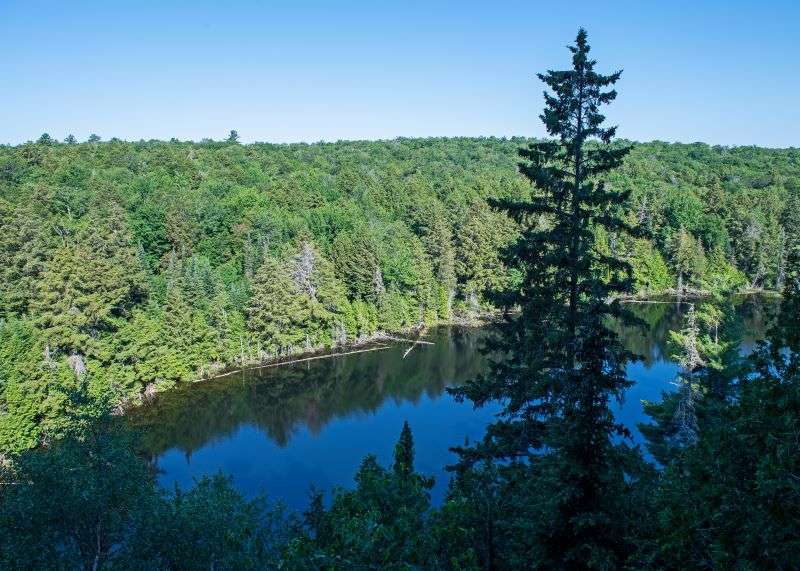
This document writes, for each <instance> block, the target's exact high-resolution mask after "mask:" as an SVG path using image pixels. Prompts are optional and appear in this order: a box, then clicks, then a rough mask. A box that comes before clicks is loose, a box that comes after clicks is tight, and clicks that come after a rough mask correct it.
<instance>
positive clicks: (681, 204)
mask: <svg viewBox="0 0 800 571" xmlns="http://www.w3.org/2000/svg"><path fill="white" fill-rule="evenodd" d="M95 139H96V138H94V137H93V140H92V141H91V142H87V143H82V144H76V143H74V142H73V140H70V142H69V143H67V142H65V143H58V142H56V141H54V140H52V139H50V138H49V137H47V136H43V137H42V138H41V139H40V140H39V141H37V142H36V143H30V144H25V145H20V146H15V147H9V146H5V147H0V224H1V225H2V232H0V320H2V321H1V322H0V323H2V325H0V389H1V391H2V392H1V394H0V450H9V449H10V450H19V449H23V448H26V447H29V446H32V445H35V444H36V443H37V442H40V441H41V440H42V438H44V437H45V436H47V435H53V434H57V432H58V430H59V422H60V420H59V419H60V418H61V417H62V415H63V410H62V409H63V408H64V407H65V406H66V403H67V402H68V393H69V392H70V390H71V389H72V388H77V387H78V386H79V385H88V386H89V387H90V388H91V390H92V391H94V392H97V393H99V392H110V393H111V394H112V395H113V398H115V399H116V400H122V399H130V398H133V399H135V398H138V396H139V395H141V394H142V393H143V392H149V391H155V390H160V389H163V388H167V387H169V386H171V385H172V384H174V383H176V382H181V381H186V380H190V379H193V378H196V377H198V376H202V375H208V374H210V373H211V372H213V371H215V370H218V369H220V368H222V367H224V366H227V365H235V364H238V363H242V362H251V361H254V360H258V359H263V358H268V357H274V356H278V355H288V354H292V353H295V352H298V351H302V350H305V349H310V348H316V347H321V346H331V345H336V344H341V343H345V342H349V341H352V340H354V339H356V338H358V337H360V336H367V335H369V334H371V333H373V332H375V331H376V330H380V329H383V330H391V329H399V328H402V327H405V326H409V325H412V324H415V323H418V322H420V321H425V322H429V323H432V322H435V321H437V320H440V319H443V318H449V317H450V316H451V315H453V313H454V312H459V313H468V312H470V311H475V310H477V309H479V308H480V306H481V305H482V304H484V303H485V301H484V299H485V298H484V294H485V293H486V292H487V291H489V290H492V289H495V290H496V289H498V288H503V287H505V286H507V285H508V284H509V283H513V281H514V275H513V274H509V272H506V271H505V269H504V267H503V265H502V263H501V261H500V257H499V251H500V250H501V249H502V248H503V246H504V245H506V244H508V243H509V242H510V241H512V240H513V239H514V237H515V235H516V228H515V226H514V224H513V223H512V222H511V221H510V220H509V219H508V218H506V217H505V216H504V215H502V214H499V213H497V212H494V211H492V210H491V209H490V208H489V207H488V206H487V202H486V199H487V198H488V197H514V196H525V195H527V194H528V193H529V192H530V189H529V187H528V185H527V183H526V181H525V179H523V178H522V177H521V176H520V175H518V174H517V172H516V165H517V161H518V157H517V152H516V151H517V149H518V148H519V147H521V146H523V145H524V144H525V143H526V140H525V139H522V138H513V139H496V138H480V139H473V138H456V139H397V140H393V141H376V142H339V143H319V144H310V145H309V144H292V145H271V144H254V145H240V144H237V143H236V142H235V141H233V140H232V141H229V142H203V143H184V142H178V141H172V142H158V141H150V142H139V143H127V142H122V141H118V140H112V141H110V142H101V141H99V140H95ZM609 182H610V183H611V184H612V185H614V186H615V187H617V188H628V189H630V190H631V191H632V198H631V204H630V209H629V212H628V214H627V216H628V218H629V220H630V222H632V223H634V224H635V225H637V226H639V227H640V228H641V229H642V230H643V231H644V232H643V234H642V237H639V238H635V239H633V238H622V237H617V236H613V235H605V234H602V233H598V235H597V237H596V244H597V247H598V248H600V249H605V250H607V251H610V252H612V251H613V252H616V253H617V254H623V255H626V256H628V257H629V259H630V262H631V263H632V264H633V267H634V270H635V276H636V280H637V284H638V287H639V288H640V289H641V290H646V291H651V292H655V291H661V290H665V289H669V288H675V287H678V286H679V285H680V287H690V288H694V289H706V290H714V291H724V290H736V289H744V288H767V289H772V288H775V289H777V288H780V287H781V280H782V270H783V265H784V258H785V256H784V252H786V251H787V249H788V246H789V244H788V241H789V240H792V239H794V238H791V237H793V236H797V235H798V229H799V228H800V198H799V196H800V150H798V149H786V150H781V149H759V148H754V147H738V148H726V147H709V146H707V145H703V144H693V145H679V144H665V143H647V144H636V145H635V146H634V149H633V151H632V152H631V154H630V155H629V157H628V158H627V159H626V161H625V164H624V166H623V167H622V168H621V169H619V170H618V171H617V172H615V173H614V174H613V175H611V176H610V177H609Z"/></svg>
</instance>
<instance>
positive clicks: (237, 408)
mask: <svg viewBox="0 0 800 571" xmlns="http://www.w3.org/2000/svg"><path fill="white" fill-rule="evenodd" d="M777 305H778V304H777V303H776V302H775V301H774V300H773V301H770V300H768V299H764V298H758V297H748V298H742V299H740V300H739V301H738V303H737V308H736V315H737V319H736V323H735V326H734V327H732V328H729V329H730V330H729V331H728V335H729V336H731V337H732V338H733V340H735V341H736V342H738V343H739V344H740V347H741V351H742V352H743V353H747V352H749V351H750V350H751V349H752V348H753V346H754V345H755V343H756V342H757V341H758V340H759V339H761V338H762V337H763V335H764V333H765V331H766V329H767V327H768V324H769V322H770V320H771V318H772V317H773V316H774V314H775V312H776V311H777ZM633 308H634V310H635V313H637V315H639V316H640V317H641V318H642V319H644V321H645V322H646V323H647V328H645V329H635V330H634V329H624V330H622V331H621V332H620V333H621V337H622V339H623V342H624V343H625V345H626V346H627V347H628V348H629V349H630V350H632V351H634V352H635V353H636V354H638V355H641V356H642V359H641V360H639V361H636V362H634V363H631V364H630V365H629V367H628V374H629V377H630V378H631V379H632V380H634V381H635V382H636V384H635V385H634V386H633V387H631V388H630V389H629V390H628V391H627V393H626V396H625V401H624V402H623V403H622V404H620V405H615V413H616V414H617V415H618V418H620V419H621V421H622V422H623V423H625V424H626V425H627V426H628V427H629V428H630V429H631V430H632V431H633V438H634V440H635V441H636V442H639V443H642V438H641V435H640V434H639V432H638V430H637V429H636V426H637V424H639V423H642V422H648V417H647V415H645V414H644V412H643V409H642V404H641V401H642V400H651V401H655V400H659V399H660V398H661V394H662V393H663V392H665V391H671V390H673V385H672V384H671V383H672V381H673V380H674V379H675V375H676V373H677V370H678V368H677V366H676V364H675V363H674V362H673V361H671V360H670V359H669V357H668V349H667V342H666V340H667V338H668V332H669V331H670V330H671V329H679V328H680V326H681V324H682V313H683V311H684V310H685V306H680V305H678V304H675V303H654V304H635V305H634V306H633ZM489 333H490V329H489V328H488V327H487V328H464V327H439V328H436V329H433V330H432V331H431V332H430V333H429V334H428V336H427V337H426V340H428V341H431V342H433V343H434V344H433V345H418V346H416V347H415V348H414V350H413V351H411V352H410V353H409V354H408V356H406V357H405V358H403V356H404V354H405V353H406V350H407V349H408V345H407V344H400V343H398V344H396V345H392V346H390V347H389V348H387V349H382V350H377V351H370V352H362V353H357V354H352V355H341V356H336V357H333V358H326V359H319V360H312V361H306V362H303V363H297V364H293V365H285V366H280V367H270V368H263V369H256V370H248V371H242V372H237V373H234V374H232V375H229V376H227V377H223V378H219V379H215V380H212V381H207V382H202V383H193V384H191V385H189V386H183V387H180V388H178V389H175V390H173V391H170V392H167V393H164V394H162V395H159V396H158V398H157V399H156V400H155V401H154V402H153V403H151V404H149V405H147V406H144V407H141V408H139V409H137V410H135V411H133V412H132V413H131V414H130V421H131V423H132V424H133V425H135V426H137V427H139V428H140V429H142V445H143V448H144V450H145V453H146V454H147V455H148V456H149V458H150V460H151V462H152V463H153V465H154V466H155V467H156V468H157V470H158V473H159V476H158V477H159V482H160V483H161V484H162V485H164V486H168V487H172V486H174V485H175V484H178V485H179V486H181V487H186V486H189V485H191V483H192V481H193V479H195V478H198V477H200V476H202V475H204V474H209V475H210V474H215V473H218V472H223V473H225V474H229V475H231V476H232V477H233V479H234V484H235V485H236V487H237V488H238V489H239V490H241V491H242V492H244V493H245V494H247V495H250V496H252V495H256V494H261V493H264V494H266V495H267V496H268V497H269V498H271V499H273V500H281V501H283V502H284V503H285V504H286V505H287V506H288V507H290V508H293V509H298V510H302V509H303V508H305V507H306V506H307V503H308V496H309V492H310V490H311V489H312V488H313V487H316V488H317V489H321V490H325V491H328V490H330V489H332V488H333V487H334V486H345V487H351V486H352V484H353V476H354V475H355V473H356V471H357V469H358V466H359V464H360V462H361V460H362V459H363V458H364V456H365V455H367V454H375V455H376V456H377V458H378V459H379V461H381V462H382V463H384V464H389V463H390V462H391V456H392V450H393V447H394V443H395V441H396V440H397V437H398V435H399V434H400V429H401V427H402V424H403V421H404V420H408V422H409V424H410V425H411V428H412V430H413V434H414V443H415V448H416V468H417V470H418V471H419V472H421V473H424V474H426V475H430V476H434V477H435V478H436V485H435V487H434V489H433V491H432V496H433V501H434V502H439V501H441V499H442V498H443V496H444V494H445V492H446V489H447V482H448V479H449V474H448V473H447V471H446V470H445V467H446V466H447V465H448V464H451V463H452V462H453V461H454V460H455V455H454V454H453V453H451V452H450V451H449V447H451V446H455V445H459V444H463V443H464V442H465V441H474V440H476V439H480V438H481V437H482V436H483V433H484V430H485V427H486V425H487V424H488V423H490V422H491V421H492V418H493V415H494V413H495V412H496V411H497V407H488V408H483V409H478V410H474V409H473V408H472V405H471V403H469V402H466V403H458V402H456V401H455V400H454V399H453V398H452V397H451V396H450V395H449V394H447V392H446V391H445V389H446V388H447V387H448V386H453V385H457V384H459V383H463V382H465V381H466V380H468V379H470V378H473V377H475V376H477V375H479V374H481V373H482V372H484V371H486V368H487V360H486V358H485V357H484V356H483V355H482V354H481V352H480V350H479V348H480V346H481V341H482V339H484V338H485V336H486V335H488V334H489Z"/></svg>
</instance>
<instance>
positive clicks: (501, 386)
mask: <svg viewBox="0 0 800 571" xmlns="http://www.w3.org/2000/svg"><path fill="white" fill-rule="evenodd" d="M586 39H587V35H586V32H585V31H584V30H580V31H579V33H578V36H577V39H576V42H575V45H574V46H570V47H569V50H570V51H571V52H572V68H571V69H569V70H565V71H548V72H547V73H546V74H540V75H539V76H538V77H539V78H540V79H541V80H542V81H543V82H544V83H545V84H546V85H547V87H549V88H550V91H549V92H547V91H546V92H545V94H544V97H545V109H544V112H543V114H542V115H541V119H542V121H543V122H544V124H545V126H546V128H547V131H548V133H549V134H550V135H551V137H552V138H551V139H549V140H545V141H539V142H534V143H532V144H530V145H529V146H528V147H527V148H524V149H521V150H520V155H521V156H522V158H523V159H524V161H523V162H522V163H521V164H520V171H521V173H522V174H523V175H524V176H525V177H526V178H527V179H528V180H529V181H530V182H531V184H532V185H533V192H532V196H531V198H530V199H529V200H525V201H518V200H517V201H513V200H496V201H494V203H493V205H494V206H495V207H496V208H499V209H501V210H504V211H505V212H506V213H508V214H509V215H510V216H511V217H513V218H514V219H515V220H517V222H519V223H520V225H521V227H522V233H521V237H520V239H519V240H518V241H517V242H516V243H515V244H514V245H513V246H512V247H511V248H510V249H509V250H508V252H507V259H506V262H507V263H508V264H509V266H512V267H515V268H517V269H518V271H519V272H520V274H521V276H522V280H521V282H520V285H519V287H518V289H517V290H516V291H514V292H512V294H510V296H509V297H504V301H505V303H507V304H509V305H513V306H519V307H520V309H521V312H520V313H519V314H518V315H515V316H512V317H510V318H509V319H508V321H507V323H506V324H505V325H504V327H503V328H502V329H501V334H500V335H499V336H498V338H496V339H495V340H494V341H493V342H491V343H490V344H489V349H490V350H492V351H495V352H499V353H500V354H501V355H502V357H501V358H498V359H496V360H495V362H494V363H493V367H492V371H491V373H490V374H489V375H487V376H486V377H482V378H479V379H476V380H474V381H472V382H470V383H468V384H466V385H465V386H463V387H461V388H459V389H456V390H455V392H456V395H457V396H459V397H461V398H468V399H470V400H472V401H473V403H474V404H475V405H476V406H482V405H484V404H485V403H487V402H489V401H500V403H501V404H502V412H501V414H500V418H499V419H498V421H496V422H495V423H494V424H493V425H492V426H490V427H489V429H488V431H487V435H486V438H485V439H484V441H483V442H482V443H480V444H479V445H478V446H476V447H472V448H463V449H459V451H460V452H461V458H462V463H466V464H470V463H472V462H475V461H476V460H478V459H486V458H487V457H488V458H492V459H499V460H501V461H502V462H501V465H502V469H501V470H500V471H499V473H500V474H501V475H502V476H501V477H502V478H504V479H505V483H506V485H507V492H508V493H509V494H513V495H515V501H514V502H513V503H512V505H514V506H515V509H512V510H510V511H509V513H507V514H505V521H504V522H501V525H502V526H503V527H504V528H505V533H498V534H496V535H497V537H498V541H500V538H501V537H505V538H506V540H509V541H510V542H511V543H512V544H514V545H506V546H504V549H503V551H504V552H505V555H504V557H507V560H506V561H505V564H506V565H512V566H513V565H525V566H533V567H536V568H560V569H563V568H613V567H614V566H616V565H618V564H619V563H620V562H621V561H622V560H623V558H624V557H625V553H626V551H627V546H626V544H625V540H624V537H625V535H626V533H625V530H624V529H623V527H624V525H625V524H624V523H623V522H624V520H625V518H622V517H615V515H621V513H622V511H623V510H624V509H625V508H624V507H622V503H623V499H622V496H623V491H624V489H625V487H626V486H627V485H628V484H627V482H626V478H625V472H624V471H623V470H622V468H621V466H622V464H623V457H624V456H625V454H624V452H625V450H626V449H625V447H624V446H622V445H619V444H616V443H615V442H616V440H615V437H617V436H619V435H625V434H626V431H625V429H624V428H623V427H622V426H621V425H620V424H619V423H618V422H616V420H615V419H614V416H613V414H612V412H611V410H610V408H609V404H610V401H611V399H613V398H620V397H621V396H622V394H623V391H624V390H625V388H626V387H628V386H629V384H630V383H629V381H628V380H627V378H626V375H625V364H626V362H627V361H628V360H629V358H630V357H631V355H630V354H629V353H628V352H626V351H625V350H623V348H622V346H621V344H620V343H619V341H618V339H617V336H616V334H615V333H614V332H613V331H612V330H611V329H609V325H608V322H609V320H610V319H611V318H626V317H627V312H625V311H624V309H623V308H622V306H621V305H620V304H619V302H618V301H612V300H613V299H614V297H615V296H617V295H618V294H620V293H624V292H628V291H630V290H631V287H632V285H631V281H632V278H631V269H630V267H629V266H628V264H627V263H625V262H623V261H621V260H619V259H617V258H616V257H614V256H613V255H611V254H607V253H602V252H599V251H598V250H597V249H596V248H595V247H594V245H595V239H594V237H595V235H596V233H597V231H598V230H602V231H604V232H605V233H606V234H608V235H614V234H619V233H623V232H625V233H630V232H632V229H631V228H630V227H628V226H627V225H626V223H625V222H624V220H623V218H622V216H621V212H622V206H623V205H624V203H625V202H626V200H627V198H628V193H627V192H623V191H617V190H614V189H611V188H609V187H608V186H607V185H606V184H604V183H603V182H602V180H601V179H600V177H601V175H603V174H604V173H607V172H608V171H610V170H612V169H614V168H616V167H618V166H620V165H621V163H622V161H623V159H624V157H625V155H626V154H627V153H628V151H629V147H628V146H624V145H618V144H614V143H612V140H613V138H614V136H615V131H616V128H615V127H603V123H604V119H605V118H604V116H603V115H602V114H601V113H600V108H601V106H603V105H605V104H607V103H609V102H611V101H612V100H613V99H614V98H615V97H616V91H614V90H613V89H610V88H609V86H611V85H613V84H614V83H616V81H617V80H618V79H619V77H620V72H616V73H613V74H611V75H600V74H598V73H597V72H595V71H594V66H595V61H594V60H591V59H589V49H590V48H589V45H588V44H587V41H586ZM505 295H509V294H505ZM462 468H463V467H462ZM488 551H489V552H493V551H495V550H493V549H489V550H488ZM487 564H488V565H490V566H493V565H496V562H488V563H487Z"/></svg>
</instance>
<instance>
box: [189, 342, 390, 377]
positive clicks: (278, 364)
mask: <svg viewBox="0 0 800 571" xmlns="http://www.w3.org/2000/svg"><path fill="white" fill-rule="evenodd" d="M389 348H391V345H378V346H376V347H368V348H366V349H355V350H353V351H337V352H335V353H325V354H324V355H312V356H310V357H302V358H299V359H292V360H289V361H275V362H273V363H264V364H263V365H252V366H249V367H241V368H239V369H234V370H233V371H228V372H227V373H222V374H221V375H214V376H213V377H208V378H206V379H196V380H194V381H192V382H195V383H201V382H204V381H211V380H213V379H221V378H222V377H229V376H231V375H235V374H237V373H242V372H244V371H254V370H257V369H268V368H270V367H281V366H283V365H293V364H295V363H304V362H306V361H316V360H319V359H330V358H332V357H342V356H344V355H355V354H356V353H369V352H370V351H382V350H384V349H389Z"/></svg>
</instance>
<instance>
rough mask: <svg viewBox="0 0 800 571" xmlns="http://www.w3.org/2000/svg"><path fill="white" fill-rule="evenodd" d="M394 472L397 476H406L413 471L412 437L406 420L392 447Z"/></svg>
mask: <svg viewBox="0 0 800 571" xmlns="http://www.w3.org/2000/svg"><path fill="white" fill-rule="evenodd" d="M394 472H395V474H397V475H398V476H408V475H409V474H411V473H413V472H414V438H413V436H412V435H411V427H410V426H408V421H407V420H406V421H405V422H403V430H402V432H400V439H399V440H398V441H397V444H396V445H395V447H394Z"/></svg>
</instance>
